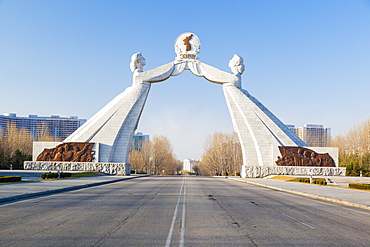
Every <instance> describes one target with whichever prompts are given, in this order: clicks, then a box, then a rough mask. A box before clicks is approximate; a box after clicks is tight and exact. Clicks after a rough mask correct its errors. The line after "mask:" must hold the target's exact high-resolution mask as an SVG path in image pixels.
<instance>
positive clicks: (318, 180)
mask: <svg viewBox="0 0 370 247" xmlns="http://www.w3.org/2000/svg"><path fill="white" fill-rule="evenodd" d="M299 182H301V183H310V179H309V178H300V179H299ZM313 183H314V184H320V185H327V184H328V183H327V182H326V181H325V179H324V178H314V179H313Z"/></svg>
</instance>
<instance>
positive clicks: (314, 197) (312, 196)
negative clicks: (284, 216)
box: [229, 178, 370, 210]
mask: <svg viewBox="0 0 370 247" xmlns="http://www.w3.org/2000/svg"><path fill="white" fill-rule="evenodd" d="M229 179H232V180H235V181H239V182H243V183H247V184H251V185H256V186H260V187H264V188H268V189H273V190H278V191H282V192H287V193H290V194H295V195H300V196H305V197H309V198H313V199H319V200H323V201H328V202H334V203H338V204H342V205H345V206H350V207H355V208H361V209H366V210H370V207H369V206H366V205H362V204H358V203H353V202H347V201H342V200H338V199H333V198H329V197H324V196H316V195H311V194H307V193H304V192H298V191H293V190H287V189H282V188H278V187H274V186H270V185H265V184H259V183H254V182H249V181H244V180H240V179H237V178H229Z"/></svg>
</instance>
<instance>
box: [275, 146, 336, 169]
mask: <svg viewBox="0 0 370 247" xmlns="http://www.w3.org/2000/svg"><path fill="white" fill-rule="evenodd" d="M279 150H280V153H281V155H282V157H280V156H278V160H277V161H275V162H276V165H278V166H318V167H336V166H335V162H334V160H333V158H332V157H331V156H330V155H329V154H328V153H325V154H319V153H316V152H315V151H313V150H311V149H308V148H304V147H288V146H279Z"/></svg>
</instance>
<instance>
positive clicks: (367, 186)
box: [349, 183, 370, 190]
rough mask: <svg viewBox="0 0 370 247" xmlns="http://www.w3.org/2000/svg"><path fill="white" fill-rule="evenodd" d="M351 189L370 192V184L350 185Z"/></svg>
mask: <svg viewBox="0 0 370 247" xmlns="http://www.w3.org/2000/svg"><path fill="white" fill-rule="evenodd" d="M349 187H350V188H353V189H360V190H370V184H354V183H353V184H349Z"/></svg>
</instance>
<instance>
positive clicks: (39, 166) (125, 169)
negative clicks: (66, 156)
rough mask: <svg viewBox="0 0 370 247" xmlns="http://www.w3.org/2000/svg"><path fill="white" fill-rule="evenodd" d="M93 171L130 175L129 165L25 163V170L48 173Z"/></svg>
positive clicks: (52, 162)
mask: <svg viewBox="0 0 370 247" xmlns="http://www.w3.org/2000/svg"><path fill="white" fill-rule="evenodd" d="M58 168H59V169H60V171H93V172H102V173H106V174H111V175H121V176H128V175H130V164H128V163H100V162H99V163H98V162H59V161H57V162H54V161H25V162H24V169H25V170H44V171H45V172H48V171H58V170H59V169H58Z"/></svg>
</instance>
